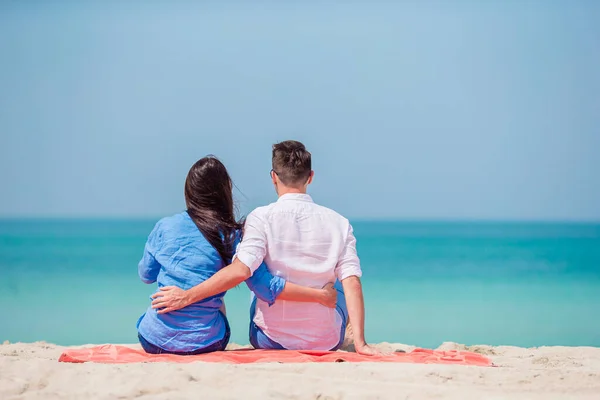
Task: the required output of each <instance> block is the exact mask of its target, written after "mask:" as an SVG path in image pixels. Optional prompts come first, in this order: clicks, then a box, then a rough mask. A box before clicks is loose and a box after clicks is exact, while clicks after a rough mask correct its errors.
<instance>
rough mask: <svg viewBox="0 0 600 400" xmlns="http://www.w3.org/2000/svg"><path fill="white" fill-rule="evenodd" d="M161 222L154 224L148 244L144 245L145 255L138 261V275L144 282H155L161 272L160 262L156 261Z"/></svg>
mask: <svg viewBox="0 0 600 400" xmlns="http://www.w3.org/2000/svg"><path fill="white" fill-rule="evenodd" d="M160 229H161V228H160V222H159V223H157V224H156V225H155V226H154V229H153V230H152V232H150V235H149V236H148V240H147V241H146V246H144V255H143V256H142V259H141V260H140V262H139V263H138V275H139V276H140V279H141V280H142V282H144V283H148V284H150V283H154V282H156V279H157V278H158V273H159V272H160V263H159V262H158V261H156V258H155V257H154V255H155V254H156V250H157V244H158V241H159V240H160Z"/></svg>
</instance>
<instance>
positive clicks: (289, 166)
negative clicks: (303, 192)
mask: <svg viewBox="0 0 600 400" xmlns="http://www.w3.org/2000/svg"><path fill="white" fill-rule="evenodd" d="M273 171H274V172H275V173H276V174H277V176H278V177H279V180H280V181H281V182H282V183H283V184H284V185H286V186H294V185H303V184H305V183H306V181H307V180H308V177H309V176H310V173H311V171H312V162H311V156H310V153H309V152H308V151H307V150H306V147H304V145H303V144H302V143H300V142H297V141H295V140H286V141H285V142H281V143H277V144H274V145H273Z"/></svg>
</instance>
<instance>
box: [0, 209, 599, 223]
mask: <svg viewBox="0 0 600 400" xmlns="http://www.w3.org/2000/svg"><path fill="white" fill-rule="evenodd" d="M173 213H176V212H173ZM166 215H171V214H170V213H166V214H164V215H161V216H158V215H156V216H153V215H147V216H128V215H14V216H13V215H0V222H36V221H41V222H52V221H56V222H58V221H60V222H124V221H131V222H149V221H158V220H160V219H161V218H164V217H165V216H166ZM347 218H348V219H349V220H350V221H351V222H352V223H402V224H439V223H442V224H456V225H459V224H474V225H488V224H490V225H491V224H507V225H512V224H515V225H516V224H532V225H555V224H561V225H600V219H566V218H565V219H558V218H557V219H552V218H522V219H520V218H444V217H416V218H411V217H347Z"/></svg>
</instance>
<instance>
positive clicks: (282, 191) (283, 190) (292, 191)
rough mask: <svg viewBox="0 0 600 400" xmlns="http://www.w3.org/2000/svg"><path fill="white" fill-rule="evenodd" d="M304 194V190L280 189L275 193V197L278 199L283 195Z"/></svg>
mask: <svg viewBox="0 0 600 400" xmlns="http://www.w3.org/2000/svg"><path fill="white" fill-rule="evenodd" d="M292 193H293V194H306V188H292V187H285V186H284V187H280V188H279V190H278V191H277V195H278V196H279V197H281V196H283V195H284V194H292Z"/></svg>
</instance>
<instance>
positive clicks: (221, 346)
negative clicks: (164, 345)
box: [138, 311, 231, 356]
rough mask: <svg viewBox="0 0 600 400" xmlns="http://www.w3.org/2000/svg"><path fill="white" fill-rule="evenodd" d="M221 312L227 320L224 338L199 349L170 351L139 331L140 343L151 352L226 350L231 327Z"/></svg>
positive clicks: (189, 354) (192, 353)
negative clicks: (146, 337)
mask: <svg viewBox="0 0 600 400" xmlns="http://www.w3.org/2000/svg"><path fill="white" fill-rule="evenodd" d="M219 312H220V311H219ZM221 314H222V315H223V319H224V320H225V336H224V337H223V339H221V340H218V341H216V342H215V343H213V344H211V345H209V346H206V347H203V348H201V349H198V350H193V351H169V350H164V349H161V348H160V347H158V346H157V345H155V344H152V343H150V342H149V341H147V340H146V339H145V338H144V337H143V336H142V335H140V334H139V333H138V339H139V341H140V344H141V345H142V348H143V349H144V351H145V352H146V353H149V354H176V355H179V356H193V355H195V354H204V353H212V352H213V351H223V350H225V348H226V347H227V344H228V343H229V338H230V337H231V328H229V322H228V321H227V317H226V316H225V314H223V313H222V312H221Z"/></svg>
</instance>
